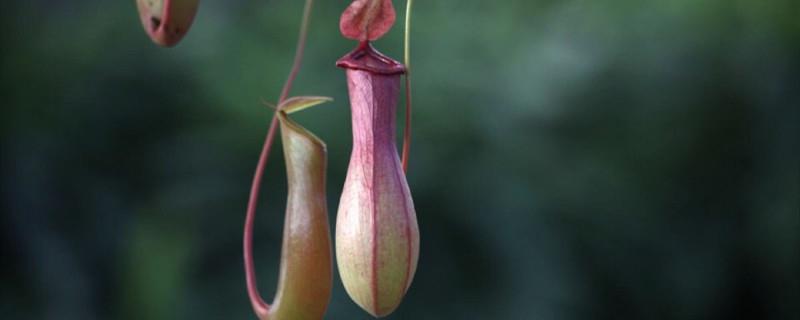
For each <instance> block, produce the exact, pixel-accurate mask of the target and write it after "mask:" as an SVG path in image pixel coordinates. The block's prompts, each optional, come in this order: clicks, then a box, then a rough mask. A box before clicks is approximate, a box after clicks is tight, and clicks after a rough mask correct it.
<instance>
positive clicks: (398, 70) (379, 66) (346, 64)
mask: <svg viewBox="0 0 800 320" xmlns="http://www.w3.org/2000/svg"><path fill="white" fill-rule="evenodd" d="M336 66H337V67H339V68H344V69H353V70H363V71H367V72H372V73H376V74H383V75H399V74H404V73H406V67H405V66H404V65H403V64H402V63H400V62H399V61H397V60H394V59H392V58H390V57H388V56H386V55H384V54H383V53H380V52H379V51H378V50H377V49H375V47H373V46H372V43H370V42H369V41H362V42H361V43H359V45H358V47H357V48H356V49H355V50H353V51H351V52H350V53H348V54H346V55H345V56H344V57H342V58H341V59H339V61H336Z"/></svg>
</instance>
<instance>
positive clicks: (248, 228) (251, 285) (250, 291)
mask: <svg viewBox="0 0 800 320" xmlns="http://www.w3.org/2000/svg"><path fill="white" fill-rule="evenodd" d="M313 2H314V1H313V0H306V2H305V7H304V9H303V20H302V22H301V24H300V32H299V33H300V35H299V37H298V40H297V48H296V50H295V56H294V63H293V64H292V69H291V71H290V72H289V76H288V78H287V79H286V82H285V83H284V85H283V89H282V90H281V95H280V98H279V100H278V106H279V107H278V109H276V110H275V114H274V115H273V117H272V121H271V122H270V125H269V131H268V132H267V136H266V138H265V140H264V147H263V148H262V149H261V155H260V156H259V158H258V164H257V165H256V171H255V174H254V176H253V184H252V185H251V187H250V200H249V201H248V203H247V216H246V218H245V225H244V245H243V248H244V267H245V281H246V282H247V295H248V297H249V298H250V303H251V304H252V306H253V311H255V313H256V315H257V316H258V317H259V318H261V319H264V318H265V317H266V316H267V315H268V313H269V305H268V304H267V303H266V302H264V299H263V298H262V297H261V294H260V293H259V291H258V285H257V282H256V273H255V265H254V262H253V224H254V220H255V215H256V206H257V204H258V193H259V191H260V189H261V178H262V176H263V173H264V167H266V165H267V159H268V158H269V154H270V151H271V149H272V142H273V140H274V139H275V131H276V128H277V123H278V112H279V111H280V105H281V102H283V101H284V100H286V98H287V97H288V95H289V91H291V88H292V84H293V82H294V80H295V78H297V73H298V72H299V71H300V66H301V64H302V61H303V52H304V51H305V42H306V38H307V33H308V24H309V20H310V17H311V8H312V5H313Z"/></svg>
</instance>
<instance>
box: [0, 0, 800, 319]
mask: <svg viewBox="0 0 800 320" xmlns="http://www.w3.org/2000/svg"><path fill="white" fill-rule="evenodd" d="M346 5H347V1H318V3H317V5H316V8H315V11H314V14H313V20H312V29H311V33H310V37H309V43H308V51H307V54H306V61H305V65H304V67H303V69H302V71H301V73H300V76H299V79H298V81H297V83H296V86H295V90H294V91H293V92H294V93H295V94H297V95H300V94H314V95H326V96H331V97H334V98H335V99H336V100H335V102H334V103H330V104H326V105H324V106H320V107H316V108H314V109H313V110H309V111H307V112H303V113H302V114H299V115H298V116H297V117H296V119H297V121H298V122H300V123H302V124H303V125H304V126H305V127H307V128H309V129H310V130H311V131H313V132H315V133H316V134H317V135H318V136H319V137H321V138H322V139H323V140H325V141H326V142H327V144H328V149H329V175H328V181H329V185H328V191H329V208H330V216H331V221H333V219H334V218H335V213H336V208H337V205H338V197H339V192H340V191H341V187H342V184H343V178H344V174H345V170H346V167H347V162H348V160H349V152H350V146H351V142H350V138H351V137H350V124H349V117H350V114H349V109H348V99H347V91H346V83H345V79H344V72H343V71H342V70H339V69H336V68H335V67H334V61H336V59H337V58H339V57H340V56H342V55H344V54H345V53H346V52H348V51H349V50H350V49H351V48H352V47H353V46H354V45H355V44H354V43H353V42H352V41H349V40H345V39H344V38H342V37H341V36H340V35H339V33H338V17H339V14H340V13H341V11H342V10H343V9H344V7H345V6H346ZM395 5H396V6H397V8H398V14H399V18H401V19H402V16H403V15H402V12H403V10H402V8H403V7H404V6H405V3H404V2H400V1H397V2H396V3H395ZM301 7H302V1H241V0H237V1H222V0H220V1H212V0H203V1H202V3H201V7H200V11H199V13H198V16H197V19H196V21H195V24H194V26H193V27H192V30H191V31H190V32H189V34H188V35H187V37H186V38H185V39H184V41H183V42H182V43H181V44H179V45H178V46H177V47H176V48H173V49H162V48H158V47H156V46H155V45H153V44H152V43H151V42H150V40H149V39H148V38H147V37H146V35H145V34H144V32H143V30H142V27H141V26H140V24H139V21H138V16H137V12H136V7H135V2H134V1H133V0H128V1H100V0H92V1H90V0H82V1H43V0H31V1H3V2H0V35H1V36H2V39H0V40H2V43H3V45H2V48H1V49H0V58H1V59H2V60H0V67H2V69H1V70H2V74H1V77H2V78H0V84H1V86H0V94H1V96H2V102H1V105H2V112H1V113H0V134H1V135H0V145H1V146H2V153H1V154H0V187H1V188H2V198H1V200H0V201H1V202H0V206H1V207H0V208H1V209H2V218H1V219H0V248H1V249H2V264H0V269H1V270H2V278H1V279H0V285H1V287H0V318H3V319H59V320H71V319H79V320H91V319H121V320H124V319H254V318H255V317H254V316H253V315H252V311H251V309H250V306H249V302H248V300H247V296H246V292H245V286H244V275H243V266H242V258H241V256H242V254H241V232H242V225H243V221H244V213H245V207H246V202H247V196H248V190H249V185H250V181H251V178H252V171H253V169H254V167H255V163H256V160H257V157H258V153H259V151H260V148H261V143H262V141H263V137H264V134H265V133H266V129H267V122H268V120H269V118H270V116H271V113H270V110H269V109H268V108H266V107H264V106H262V105H260V103H259V100H260V99H261V98H264V99H267V100H272V101H274V100H276V98H277V96H278V93H279V91H280V87H281V84H282V83H283V81H284V80H285V77H286V74H287V73H288V71H289V68H290V64H291V59H292V55H293V50H294V43H295V38H296V33H297V31H296V29H297V26H298V24H299V17H300V13H301ZM799 8H800V6H799V5H798V4H797V2H796V1H791V0H773V1H746V0H733V1H731V0H702V1H697V0H675V1H632V0H605V1H577V0H576V1H570V0H567V1H539V0H536V1H534V0H517V1H513V0H507V1H485V0H460V1H417V2H416V10H415V15H414V32H413V37H412V38H413V40H412V41H413V46H412V54H413V62H414V68H415V69H414V72H415V73H414V75H415V83H414V94H415V114H414V120H415V122H414V124H413V126H414V131H413V135H414V143H413V146H412V154H411V167H410V172H409V175H408V179H409V184H410V186H411V190H412V193H413V196H414V200H415V205H416V210H417V215H418V219H419V224H420V232H421V256H420V262H419V268H418V271H417V275H416V278H415V280H414V283H413V284H412V286H411V289H410V291H409V292H408V294H407V296H406V298H405V300H404V302H403V304H402V305H401V306H400V308H399V309H398V310H397V311H396V312H395V313H394V314H392V315H391V316H390V317H388V319H776V320H777V319H798V316H799V315H800V303H799V301H800V280H799V279H798V278H799V277H798V273H799V272H798V270H800V250H799V248H800V246H799V245H800V208H799V206H800V205H799V204H798V195H799V194H800V186H799V185H800V165H799V164H800V128H799V123H800V114H799V113H800V107H799V106H800V95H799V94H798V90H800V22H799V21H800V19H798V13H800V9H799ZM376 46H377V47H378V48H380V49H381V50H382V51H383V52H385V53H387V54H389V55H391V56H394V57H396V58H398V59H400V58H401V56H402V23H398V25H396V26H395V28H394V29H393V30H392V32H391V33H390V34H388V36H387V37H385V38H384V39H382V40H380V41H379V42H377V43H376ZM401 101H402V100H401ZM278 146H279V145H278ZM275 150H276V151H277V152H276V153H274V154H273V155H272V157H271V162H270V165H269V166H268V170H267V173H266V176H265V184H264V186H263V189H262V190H263V195H262V198H261V200H262V201H261V205H260V210H259V215H258V218H257V226H256V236H255V249H256V251H255V255H256V266H257V269H258V274H259V276H260V277H259V280H260V287H261V290H262V293H263V294H264V295H265V298H266V299H267V300H271V299H272V295H273V292H274V288H275V285H276V280H277V270H278V258H279V249H280V239H281V228H282V221H283V220H282V219H283V217H282V216H283V210H284V202H285V197H286V195H285V188H286V182H285V176H284V172H283V163H282V161H283V159H282V155H281V153H280V148H279V147H278V148H276V149H275ZM331 226H333V224H331ZM335 274H336V278H335V279H334V283H335V287H334V292H333V298H332V300H331V304H330V307H329V311H328V314H327V318H328V319H367V318H368V315H367V314H366V313H365V312H363V311H361V310H360V309H359V308H358V307H357V306H356V305H355V304H354V303H353V302H352V301H351V300H350V299H349V297H348V296H347V294H346V293H345V291H344V290H343V288H342V286H341V283H340V280H339V278H338V274H337V273H336V272H335Z"/></svg>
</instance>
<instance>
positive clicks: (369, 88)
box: [347, 69, 400, 149]
mask: <svg viewBox="0 0 800 320" xmlns="http://www.w3.org/2000/svg"><path fill="white" fill-rule="evenodd" d="M347 84H348V87H349V89H350V90H349V92H350V106H351V112H352V124H353V148H354V149H358V148H365V147H373V148H383V147H386V148H389V147H391V148H395V146H396V142H395V141H396V140H395V137H396V124H395V123H396V121H395V120H396V110H397V94H398V91H399V87H400V75H399V74H394V75H385V74H375V73H372V72H369V71H364V70H355V69H348V70H347Z"/></svg>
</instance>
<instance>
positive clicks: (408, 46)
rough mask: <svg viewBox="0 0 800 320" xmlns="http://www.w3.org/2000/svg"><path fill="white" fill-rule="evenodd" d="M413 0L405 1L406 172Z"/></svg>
mask: <svg viewBox="0 0 800 320" xmlns="http://www.w3.org/2000/svg"><path fill="white" fill-rule="evenodd" d="M413 5H414V0H407V1H406V22H405V24H406V25H405V36H404V42H405V48H404V50H403V63H404V64H405V65H406V123H405V128H403V171H404V172H408V154H409V152H410V149H411V7H412V6H413Z"/></svg>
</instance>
